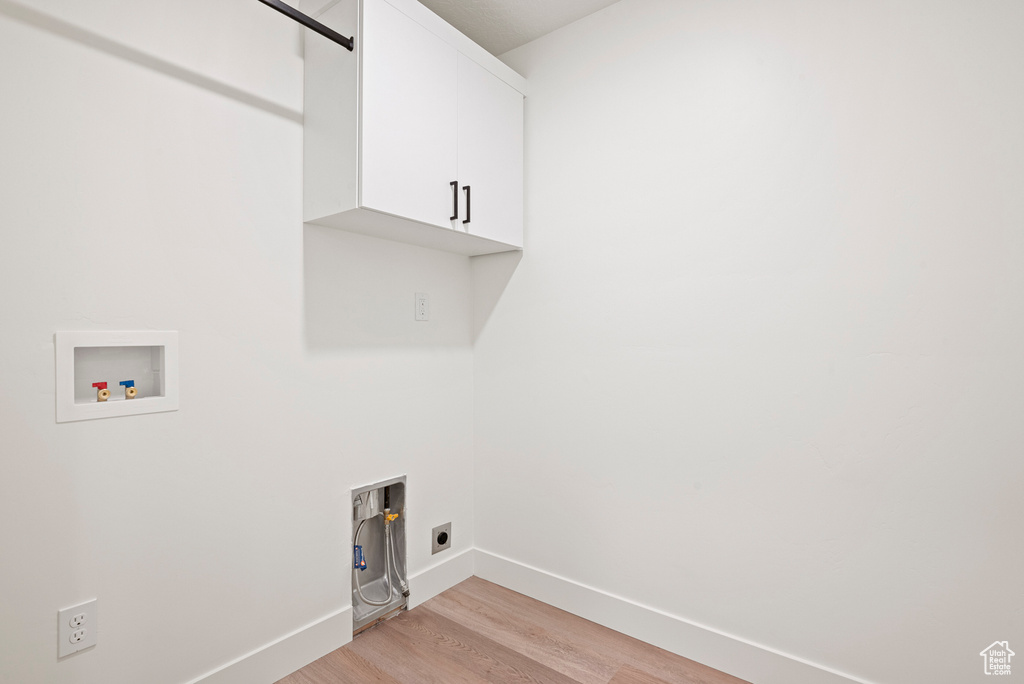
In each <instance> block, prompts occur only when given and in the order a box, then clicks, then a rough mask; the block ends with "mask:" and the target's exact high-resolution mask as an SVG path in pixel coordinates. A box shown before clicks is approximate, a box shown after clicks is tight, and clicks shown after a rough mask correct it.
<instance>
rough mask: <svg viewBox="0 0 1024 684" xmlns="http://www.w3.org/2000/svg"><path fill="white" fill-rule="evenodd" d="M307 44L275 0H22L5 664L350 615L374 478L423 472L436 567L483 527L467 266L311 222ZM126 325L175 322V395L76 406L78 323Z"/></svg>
mask: <svg viewBox="0 0 1024 684" xmlns="http://www.w3.org/2000/svg"><path fill="white" fill-rule="evenodd" d="M301 55H302V51H301V41H300V32H299V29H298V28H297V27H296V26H295V24H293V23H292V22H290V21H288V20H287V19H285V18H284V17H281V16H280V15H278V14H277V13H275V12H273V11H271V10H270V9H268V8H266V7H265V6H263V5H261V4H259V3H257V2H255V1H254V0H230V1H229V2H220V1H218V2H208V1H207V0H188V1H183V2H158V1H157V0H143V1H141V2H136V3H133V4H132V5H131V8H130V10H126V9H125V5H124V3H121V2H103V1H101V0H93V1H91V2H89V3H81V2H70V1H60V0H37V1H35V2H33V3H31V5H30V6H29V5H22V4H19V3H14V2H10V1H9V0H0V91H2V95H0V122H2V125H0V197H2V199H0V254H2V255H3V261H4V266H3V269H2V270H0V349H2V350H3V353H2V354H0V378H2V379H3V383H4V385H5V387H6V391H5V392H3V396H2V398H0V441H2V446H0V454H2V457H0V616H2V619H0V681H3V682H11V683H17V684H44V683H45V684H51V683H52V684H72V683H73V684H137V683H139V682H146V683H147V684H150V683H152V684H180V683H182V682H186V681H190V680H192V679H195V678H197V677H200V676H202V675H203V674H204V673H207V672H209V671H211V670H214V669H215V668H218V667H219V666H221V665H223V664H225V663H227V662H229V661H231V660H232V659H235V658H237V657H240V656H242V655H244V654H246V653H248V652H250V651H252V650H254V649H258V648H260V647H262V646H263V645H265V644H268V643H270V642H272V641H274V640H276V639H279V638H281V637H284V636H285V635H287V634H289V633H291V632H293V631H294V630H299V629H301V628H303V627H304V626H306V625H308V624H310V623H312V622H315V621H317V620H320V619H321V618H324V617H325V616H330V615H333V614H335V613H337V612H338V611H341V610H343V609H344V608H345V607H346V606H347V605H349V603H350V600H349V598H348V597H349V581H350V580H349V570H348V568H349V562H350V558H349V547H348V538H349V535H350V524H349V521H348V517H349V516H348V511H349V509H348V502H347V497H348V489H349V488H350V487H352V486H355V485H359V484H364V483H368V482H372V481H375V480H378V479H382V478H385V477H390V476H394V475H397V474H401V473H407V474H408V477H409V509H410V518H409V525H410V528H409V538H410V548H409V553H410V560H409V565H410V569H411V571H412V572H413V573H417V572H420V571H423V570H424V569H425V568H427V567H428V566H429V565H430V562H431V559H430V555H429V530H430V528H431V527H433V526H434V525H438V524H440V523H442V522H446V521H448V520H451V521H452V522H453V526H454V530H455V534H454V542H455V549H456V552H457V551H458V550H459V549H467V548H470V547H471V546H472V542H473V540H472V529H473V520H472V500H471V497H468V496H462V495H461V493H464V492H466V491H470V490H471V487H472V484H471V482H472V465H473V464H472V453H471V451H472V392H473V386H472V346H471V345H472V329H471V324H472V316H471V304H472V303H471V299H470V286H471V275H470V267H469V263H468V260H467V259H466V258H465V257H458V256H453V255H446V254H442V253H439V252H432V251H428V250H421V249H418V248H411V247H405V246H402V245H398V244H393V243H381V242H378V241H374V240H372V239H369V238H361V237H356V236H349V235H346V234H343V233H340V232H337V231H331V230H328V229H318V228H305V229H304V228H303V226H302V222H301V200H302V185H301V184H302V169H301V155H302V126H301V104H302V58H301ZM417 291H425V292H428V293H430V294H431V297H432V301H431V305H432V306H431V308H432V313H433V320H431V321H430V322H429V323H419V324H417V323H415V321H414V320H413V294H414V292H417ZM108 329H114V330H121V329H127V330H132V329H171V330H178V331H179V332H180V367H181V375H180V380H181V410H180V411H178V412H176V413H166V414H155V415H145V416H136V417H128V418H117V419H108V420H96V421H87V422H81V423H68V424H60V425H58V424H56V423H55V419H54V350H53V334H54V332H55V331H57V330H108ZM115 382H116V381H115ZM93 597H97V598H98V599H99V612H100V635H99V643H98V645H97V647H96V648H95V649H92V650H90V651H84V652H82V653H79V654H76V655H74V656H71V657H69V658H67V659H64V660H61V661H60V662H58V661H57V658H56V654H57V644H56V628H57V620H56V615H57V610H58V609H59V608H63V607H66V606H70V605H73V604H75V603H78V602H80V601H83V600H86V599H89V598H93ZM339 638H344V635H343V634H342V635H341V636H340V637H339ZM262 674H263V675H264V676H269V674H270V672H268V671H264V672H263V673H262ZM220 681H224V680H220ZM245 681H246V682H252V681H253V680H252V679H246V680H245Z"/></svg>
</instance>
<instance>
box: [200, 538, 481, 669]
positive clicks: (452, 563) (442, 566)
mask: <svg viewBox="0 0 1024 684" xmlns="http://www.w3.org/2000/svg"><path fill="white" fill-rule="evenodd" d="M474 559H475V554H474V549H466V550H465V551H462V552H461V553H458V554H456V555H454V556H451V557H449V558H448V559H446V560H444V561H442V562H440V563H438V564H437V565H433V566H431V567H429V568H427V569H425V570H420V571H419V572H418V573H416V574H415V575H413V576H411V577H410V578H409V589H410V594H409V607H410V608H413V607H415V606H418V605H419V604H421V603H423V602H424V601H426V600H428V599H431V598H433V597H435V596H437V595H438V594H440V593H441V592H442V591H445V590H446V589H450V588H451V587H454V586H455V585H456V584H458V583H459V582H461V581H462V580H464V579H468V578H469V577H471V576H472V575H473V561H474ZM350 641H352V607H351V606H346V607H344V608H342V609H340V610H338V611H336V612H334V613H331V614H330V615H328V616H326V617H324V618H321V619H320V620H317V621H316V622H312V623H310V624H308V625H306V626H305V627H302V628H300V629H297V630H295V631H294V632H292V633H290V634H286V635H285V636H283V637H281V638H280V639H277V640H276V641H273V642H271V643H269V644H267V645H265V646H261V647H260V648H257V649H256V650H254V651H250V652H249V653H246V654H245V655H243V656H240V657H238V658H235V659H234V660H232V661H231V662H230V663H227V664H225V665H222V666H221V667H218V668H217V669H215V670H211V671H210V672H207V673H206V674H204V675H202V676H201V677H197V678H196V679H193V680H190V681H189V682H188V684H273V682H276V681H278V680H279V679H282V678H284V677H287V676H288V675H290V674H291V673H292V672H295V671H296V670H299V669H302V668H303V667H305V666H306V665H309V664H310V663H311V662H313V661H314V660H317V659H319V658H322V657H324V656H325V655H327V654H328V653H330V652H331V651H334V650H336V649H339V648H341V647H342V646H344V645H345V644H347V643H349V642H350Z"/></svg>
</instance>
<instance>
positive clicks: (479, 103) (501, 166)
mask: <svg viewBox="0 0 1024 684" xmlns="http://www.w3.org/2000/svg"><path fill="white" fill-rule="evenodd" d="M458 128H459V136H458V137H459V176H458V179H459V183H460V184H461V186H460V190H462V192H463V197H462V199H463V200H465V202H466V207H465V210H464V213H463V215H462V221H466V219H469V220H468V221H466V222H465V223H461V222H460V223H458V224H457V225H456V227H457V228H459V227H461V228H462V229H463V230H465V231H466V232H468V233H470V234H471V235H479V236H481V237H485V238H489V239H491V240H496V241H498V242H503V243H506V244H514V245H519V246H522V240H523V96H522V94H521V93H519V92H518V91H517V90H515V89H513V88H512V87H511V86H509V85H507V84H506V83H505V82H504V81H502V80H501V79H499V78H497V77H495V76H494V75H492V74H491V73H490V72H488V71H487V70H486V69H484V68H483V67H481V66H480V65H479V64H477V63H476V62H474V61H473V60H471V59H469V58H468V57H466V56H465V55H461V54H460V55H459V126H458ZM463 188H468V197H467V191H466V190H464V189H463Z"/></svg>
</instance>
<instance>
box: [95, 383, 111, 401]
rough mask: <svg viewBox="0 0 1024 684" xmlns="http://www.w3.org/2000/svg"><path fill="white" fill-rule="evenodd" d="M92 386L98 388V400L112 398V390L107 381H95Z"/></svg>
mask: <svg viewBox="0 0 1024 684" xmlns="http://www.w3.org/2000/svg"><path fill="white" fill-rule="evenodd" d="M92 386H93V387H95V388H96V401H106V400H107V399H109V398H110V390H108V389H107V383H105V382H94V383H92Z"/></svg>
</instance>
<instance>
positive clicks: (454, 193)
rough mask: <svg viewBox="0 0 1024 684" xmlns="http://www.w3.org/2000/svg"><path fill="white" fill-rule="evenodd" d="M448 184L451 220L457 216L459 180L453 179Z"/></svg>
mask: <svg viewBox="0 0 1024 684" xmlns="http://www.w3.org/2000/svg"><path fill="white" fill-rule="evenodd" d="M448 185H450V186H452V202H453V204H452V217H451V219H449V220H451V221H454V220H456V219H457V218H459V181H457V180H453V181H452V182H451V183H449V184H448Z"/></svg>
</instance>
